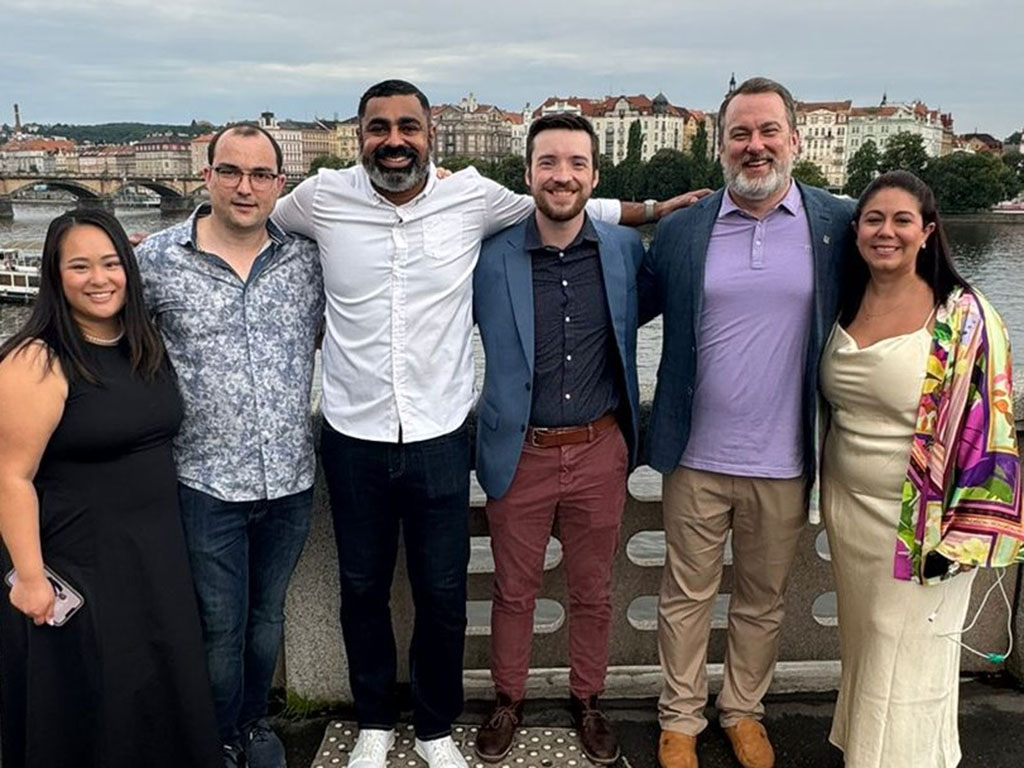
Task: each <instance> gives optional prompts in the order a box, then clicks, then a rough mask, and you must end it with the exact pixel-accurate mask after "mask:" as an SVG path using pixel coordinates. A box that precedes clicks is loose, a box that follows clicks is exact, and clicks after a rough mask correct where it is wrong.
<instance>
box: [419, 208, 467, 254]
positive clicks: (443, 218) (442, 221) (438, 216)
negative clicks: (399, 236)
mask: <svg viewBox="0 0 1024 768" xmlns="http://www.w3.org/2000/svg"><path fill="white" fill-rule="evenodd" d="M423 250H424V252H425V253H426V254H427V256H429V257H430V258H432V259H444V260H448V259H454V258H456V257H457V256H458V255H459V254H460V253H461V252H462V214H461V213H435V214H432V215H430V216H428V217H427V218H425V219H424V220H423Z"/></svg>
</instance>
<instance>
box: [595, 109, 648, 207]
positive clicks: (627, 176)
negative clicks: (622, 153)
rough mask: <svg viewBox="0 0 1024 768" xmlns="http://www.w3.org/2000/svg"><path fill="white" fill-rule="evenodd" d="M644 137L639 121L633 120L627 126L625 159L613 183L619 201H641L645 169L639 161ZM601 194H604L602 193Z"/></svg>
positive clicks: (618, 167) (641, 161) (617, 170)
mask: <svg viewBox="0 0 1024 768" xmlns="http://www.w3.org/2000/svg"><path fill="white" fill-rule="evenodd" d="M643 146H644V137H643V132H642V131H641V128H640V121H639V120H634V121H633V122H632V123H630V126H629V137H628V139H627V141H626V157H625V159H624V160H623V161H622V162H621V163H619V164H618V165H617V166H615V168H616V174H615V177H616V178H615V181H616V184H617V186H618V192H619V195H618V197H619V198H620V199H621V200H642V199H643V193H644V186H645V180H644V177H645V168H644V162H643V160H641V155H642V154H643ZM602 194H605V193H604V192H602Z"/></svg>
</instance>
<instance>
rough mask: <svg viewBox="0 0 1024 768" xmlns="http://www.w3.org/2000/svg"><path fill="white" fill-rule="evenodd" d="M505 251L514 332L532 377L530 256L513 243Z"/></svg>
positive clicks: (532, 336)
mask: <svg viewBox="0 0 1024 768" xmlns="http://www.w3.org/2000/svg"><path fill="white" fill-rule="evenodd" d="M510 245H511V246H512V247H510V248H509V249H508V250H507V251H505V279H506V280H507V281H508V294H509V299H510V300H511V302H512V314H513V315H514V316H515V319H516V330H517V331H518V332H519V343H520V345H521V346H522V348H523V354H524V355H525V356H526V362H527V363H528V364H529V366H530V376H531V377H532V376H533V341H534V330H533V270H532V269H531V264H530V254H528V253H527V252H526V251H525V249H524V248H523V244H522V242H520V243H519V244H518V246H517V245H516V244H515V243H514V242H513V243H510Z"/></svg>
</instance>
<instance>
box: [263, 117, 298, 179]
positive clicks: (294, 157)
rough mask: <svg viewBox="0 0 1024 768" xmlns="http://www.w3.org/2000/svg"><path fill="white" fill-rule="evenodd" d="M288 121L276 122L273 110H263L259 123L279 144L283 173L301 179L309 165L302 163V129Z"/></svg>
mask: <svg viewBox="0 0 1024 768" xmlns="http://www.w3.org/2000/svg"><path fill="white" fill-rule="evenodd" d="M290 122H291V121H285V124H278V122H277V119H276V118H275V117H274V113H273V112H263V113H261V114H260V122H259V125H260V127H261V128H263V129H264V130H265V131H266V132H267V133H269V134H270V135H271V136H273V137H274V140H275V141H276V142H277V143H278V144H279V145H280V147H281V154H282V155H283V156H284V172H285V175H286V176H288V177H289V178H291V179H302V178H304V177H305V175H306V173H307V172H308V171H309V165H303V164H302V130H301V129H300V128H297V127H291V126H290V125H288V124H289V123H290Z"/></svg>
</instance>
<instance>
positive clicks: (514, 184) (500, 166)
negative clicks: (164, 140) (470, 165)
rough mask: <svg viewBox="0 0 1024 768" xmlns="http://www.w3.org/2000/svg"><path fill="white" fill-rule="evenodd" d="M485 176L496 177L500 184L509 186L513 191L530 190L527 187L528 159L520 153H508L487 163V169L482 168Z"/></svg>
mask: <svg viewBox="0 0 1024 768" xmlns="http://www.w3.org/2000/svg"><path fill="white" fill-rule="evenodd" d="M480 172H481V173H483V174H484V175H485V176H488V177H489V178H492V179H494V180H495V181H496V182H498V183H499V184H501V185H503V186H506V187H508V188H509V189H511V190H512V191H513V192H521V193H525V192H528V191H529V190H527V188H526V178H525V177H526V159H525V158H523V157H520V156H519V155H506V156H505V157H503V158H501V159H500V160H495V161H494V162H493V163H487V168H486V172H485V169H480Z"/></svg>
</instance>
